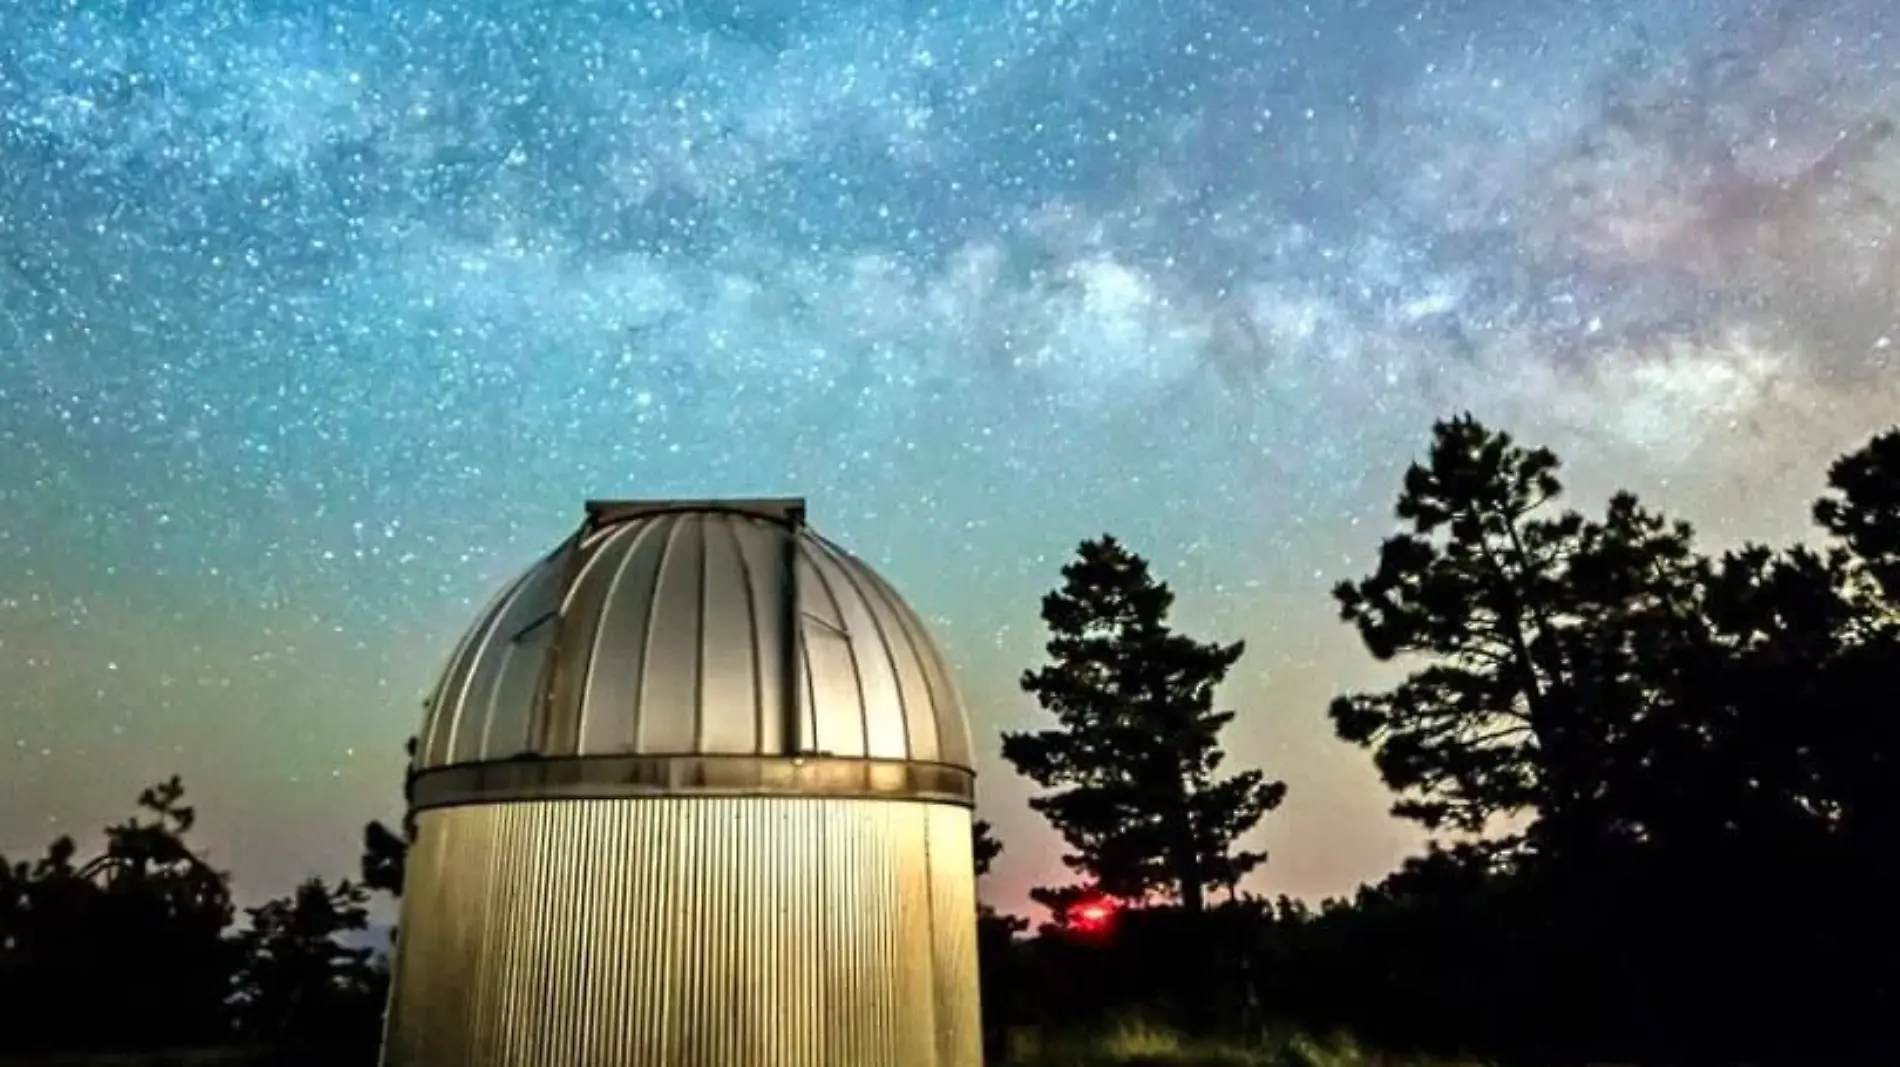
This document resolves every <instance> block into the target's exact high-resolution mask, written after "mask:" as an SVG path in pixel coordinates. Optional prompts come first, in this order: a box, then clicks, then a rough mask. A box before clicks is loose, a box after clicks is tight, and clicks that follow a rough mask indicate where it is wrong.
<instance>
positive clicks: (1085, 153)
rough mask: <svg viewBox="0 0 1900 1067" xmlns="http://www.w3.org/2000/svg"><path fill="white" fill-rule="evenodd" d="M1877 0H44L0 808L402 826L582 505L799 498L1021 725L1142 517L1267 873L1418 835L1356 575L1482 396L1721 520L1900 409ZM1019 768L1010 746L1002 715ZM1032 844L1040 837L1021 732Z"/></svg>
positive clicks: (305, 825)
mask: <svg viewBox="0 0 1900 1067" xmlns="http://www.w3.org/2000/svg"><path fill="white" fill-rule="evenodd" d="M1897 38H1900V13H1896V11H1895V10H1894V9H1892V8H1891V5H1886V4H1883V3H1881V2H1879V0H1824V2H1812V0H1810V2H1803V3H1793V2H1789V3H1781V4H1776V3H1767V2H1764V3H1759V4H1754V5H1736V4H1733V3H1726V2H1716V0H1708V2H1705V3H1672V4H1662V3H1658V2H1654V0H1646V2H1634V0H1619V2H1615V3H1605V4H1592V5H1576V4H1556V3H1543V2H1529V3H1525V2H1521V0H1520V2H1513V3H1503V2H1494V0H1487V2H1482V3H1473V4H1452V3H1444V4H1424V5H1420V4H1417V3H1400V2H1398V0H1342V2H1339V3H1334V4H1310V5H1306V6H1305V7H1300V6H1297V5H1295V6H1288V5H1278V6H1275V5H1260V4H1257V3H1243V2H1240V0H1207V2H1203V3H1197V4H1181V3H1163V2H1160V0H988V2H983V3H972V4H949V3H935V4H931V3H924V2H922V0H866V2H861V3H848V2H830V3H817V2H796V0H757V2H752V3H737V4H719V3H696V2H694V3H687V2H678V0H668V2H658V0H656V2H651V3H631V4H630V3H622V2H615V3H607V2H604V0H564V2H560V3H554V2H549V0H532V2H530V0H479V2H472V3H466V4H452V5H430V4H426V3H422V2H420V0H376V2H373V3H372V2H369V0H341V2H336V3H326V4H322V5H314V4H308V3H288V2H283V0H98V2H90V0H89V2H86V3H77V2H72V3H69V2H64V0H23V2H19V3H13V4H8V5H5V6H4V8H0V516H4V518H3V519H0V778H4V780H6V781H7V782H9V783H10V784H12V786H13V788H12V789H10V790H9V794H10V801H9V804H8V805H7V807H6V808H5V810H4V811H0V848H4V849H6V850H9V851H20V850H23V849H27V848H33V847H37V846H38V844H39V843H41V842H42V841H43V840H44V839H45V838H47V837H49V836H51V835H52V834H53V833H57V832H65V831H73V832H86V831H88V830H89V829H91V828H92V827H95V826H97V825H99V824H101V823H103V822H104V821H105V820H107V819H109V818H112V817H114V816H116V814H117V813H118V812H119V811H120V810H121V809H122V808H123V807H124V805H125V804H126V803H127V802H128V801H129V800H130V799H131V797H132V796H133V795H135V793H136V791H137V789H138V788H139V786H140V785H142V784H144V783H145V782H146V781H147V780H150V779H154V778H156V777H159V776H162V775H165V774H169V773H171V772H172V771H178V772H181V773H182V774H183V775H184V776H185V779H186V783H187V786H188V787H189V788H191V789H193V790H194V791H195V792H197V793H198V794H200V797H199V799H200V803H201V806H202V807H203V809H204V819H205V825H206V829H207V831H208V832H209V833H210V834H211V835H212V837H213V843H214V848H215V850H216V855H217V857H218V858H219V860H220V862H223V863H225V864H226V865H228V866H232V867H234V868H235V869H236V870H237V872H238V875H239V879H240V882H241V883H244V884H246V885H249V886H253V887H255V888H256V890H257V891H259V892H264V891H276V890H280V889H282V888H284V887H286V886H287V885H288V884H289V883H290V882H291V881H292V880H294V879H295V878H297V877H300V876H301V875H303V874H305V873H308V872H313V871H321V872H324V873H345V872H348V871H350V870H352V869H353V863H354V854H353V849H354V847H355V843H356V827H357V826H358V824H360V823H361V822H362V821H363V820H365V819H367V818H371V817H386V816H388V815H389V814H390V813H391V812H392V811H393V809H394V808H395V806H396V804H397V803H398V795H399V779H400V763H401V743H402V739H403V738H404V737H405V736H406V735H407V733H408V732H409V731H410V730H411V729H413V727H414V724H415V722H416V721H417V718H418V707H417V702H418V700H419V698H420V695H421V693H422V692H423V691H424V690H425V689H426V687H427V686H428V684H429V682H430V680H431V676H432V674H433V672H434V671H435V670H436V669H437V668H438V666H439V664H440V661H441V658H442V657H443V656H444V655H445V654H446V652H447V650H448V648H449V647H450V645H451V644H452V643H453V641H454V638H455V637H456V636H457V634H458V631H459V628H460V627H461V626H463V625H464V624H465V623H466V622H467V621H469V618H470V615H471V613H472V612H473V610H474V606H475V605H476V604H477V603H479V602H480V601H481V600H482V599H483V598H484V597H485V596H486V595H487V594H488V593H489V592H490V591H492V589H493V587H494V585H495V584H496V583H498V582H500V581H502V580H504V579H505V578H506V577H508V576H509V575H510V573H511V572H513V571H515V570H517V569H519V568H520V567H521V566H523V565H524V564H525V563H526V562H527V561H528V560H529V559H530V558H531V557H532V556H533V555H534V554H535V553H537V552H538V551H540V550H542V549H543V548H545V547H547V546H548V545H550V544H552V543H553V542H554V541H555V540H556V539H558V538H559V537H560V536H561V535H562V534H563V533H565V532H566V530H567V529H568V528H569V526H570V525H571V524H572V523H573V522H574V521H576V520H577V518H578V507H579V503H580V501H581V500H582V499H584V498H586V497H589V496H614V495H621V496H659V495H669V494H679V495H689V496H694V497H703V496H712V495H725V494H735V495H737V494H752V493H762V492H769V493H797V494H802V495H804V496H806V497H808V498H809V499H810V500H811V502H812V508H813V518H814V521H815V522H816V523H817V524H818V525H819V526H820V527H821V528H823V529H825V530H826V531H827V532H828V533H830V534H832V535H833V536H835V537H837V538H838V539H840V540H842V541H844V542H845V543H847V544H848V545H849V546H850V547H852V548H853V549H854V550H856V551H858V552H859V553H860V554H862V555H864V556H866V557H867V558H869V559H871V560H873V561H875V562H876V563H878V564H879V565H880V567H881V568H882V569H884V570H886V571H887V572H888V573H889V574H890V576H891V578H892V579H893V581H894V582H895V583H896V584H897V585H899V586H900V587H901V588H903V589H904V590H905V591H906V592H907V593H908V594H909V595H910V596H911V598H912V599H913V600H914V601H915V602H916V603H917V605H918V606H919V607H920V609H922V610H923V611H925V612H926V613H927V614H928V615H930V616H932V617H933V618H935V619H936V620H937V626H938V629H939V630H940V632H941V634H942V635H943V637H944V638H945V641H946V643H947V644H948V645H949V647H950V648H951V650H952V653H953V656H954V658H955V660H956V661H957V663H958V666H959V668H960V671H961V679H962V683H963V688H964V689H965V690H966V692H967V694H968V695H969V696H970V698H971V702H972V704H973V708H974V713H975V717H976V719H977V721H978V727H979V740H981V739H982V738H983V737H991V738H992V739H993V733H991V731H993V730H995V729H996V728H999V727H1006V726H1007V727H1019V726H1021V725H1024V724H1025V723H1027V722H1029V721H1031V715H1032V714H1033V713H1032V710H1031V709H1030V708H1029V707H1028V706H1027V705H1026V704H1025V702H1024V700H1023V698H1022V697H1021V696H1020V695H1019V694H1017V693H1016V692H1015V691H1014V679H1015V677H1016V675H1017V674H1018V673H1019V671H1020V670H1021V669H1022V668H1023V667H1025V666H1027V665H1029V664H1030V663H1031V662H1033V661H1034V660H1035V658H1036V656H1037V655H1038V644H1039V636H1038V633H1037V630H1036V625H1035V617H1034V612H1035V606H1036V602H1037V598H1038V596H1039V595H1040V593H1041V592H1042V591H1043V590H1044V589H1046V588H1047V587H1049V586H1050V585H1052V584H1053V583H1054V582H1055V581H1056V579H1057V576H1056V573H1055V572H1056V568H1057V567H1058V566H1059V565H1060V563H1061V560H1062V557H1063V556H1064V555H1065V554H1066V553H1067V552H1068V551H1069V550H1070V549H1071V548H1072V547H1073V545H1074V543H1075V542H1076V541H1077V540H1079V539H1080V538H1082V537H1084V536H1091V535H1093V534H1096V533H1099V532H1102V531H1103V530H1113V531H1114V532H1116V533H1118V534H1120V535H1122V536H1123V537H1124V538H1125V539H1127V540H1129V541H1130V542H1132V543H1133V545H1134V546H1135V547H1136V548H1137V549H1138V550H1142V551H1145V552H1147V553H1148V554H1149V555H1151V556H1152V557H1153V558H1154V560H1155V562H1156V564H1157V566H1158V567H1160V568H1161V569H1162V572H1163V574H1164V576H1165V577H1169V578H1171V579H1173V580H1174V581H1175V583H1176V584H1177V586H1178V587H1179V588H1180V589H1181V591H1182V593H1183V594H1184V597H1183V605H1182V611H1183V613H1184V615H1183V622H1184V623H1185V624H1187V625H1189V626H1190V627H1193V628H1197V629H1199V630H1201V631H1203V632H1207V633H1209V634H1210V635H1213V636H1222V637H1246V638H1248V639H1249V641H1250V645H1251V647H1252V649H1253V651H1252V652H1251V653H1250V656H1249V660H1248V662H1246V663H1244V664H1243V667H1242V670H1241V675H1242V676H1240V677H1237V678H1236V681H1235V683H1234V685H1232V686H1231V687H1230V689H1229V691H1228V694H1227V695H1228V697H1229V699H1230V701H1231V702H1232V703H1234V704H1236V705H1237V706H1239V707H1240V708H1241V712H1242V714H1241V717H1240V721H1239V722H1238V723H1237V725H1236V726H1235V727H1234V728H1233V736H1232V738H1231V740H1232V746H1233V748H1234V749H1235V757H1236V759H1238V760H1245V761H1252V762H1262V763H1267V764H1269V765H1270V766H1271V767H1272V768H1273V769H1274V771H1275V772H1276V773H1277V774H1279V775H1281V776H1283V777H1286V778H1287V779H1288V780H1289V781H1290V782H1291V784H1292V787H1293V796H1292V799H1291V800H1290V801H1289V803H1288V806H1287V807H1286V809H1285V810H1284V814H1282V815H1279V816H1276V826H1275V827H1274V828H1273V829H1272V830H1271V831H1269V833H1268V838H1269V843H1270V844H1271V845H1272V846H1273V849H1274V855H1275V858H1274V862H1273V864H1272V865H1271V866H1270V868H1269V869H1268V871H1267V873H1266V875H1265V877H1266V879H1268V880H1270V881H1272V882H1274V883H1276V889H1284V890H1287V891H1291V892H1296V893H1309V894H1310V893H1319V892H1337V891H1341V890H1344V889H1347V888H1349V887H1350V886H1351V885H1352V884H1353V883H1354V882H1356V881H1358V880H1360V879H1363V878H1368V877H1374V876H1376V875H1378V874H1379V873H1380V872H1381V871H1382V870H1383V869H1384V868H1385V867H1386V866H1387V865H1389V864H1390V863H1391V862H1392V861H1393V860H1394V859H1395V858H1396V857H1397V856H1398V855H1400V854H1401V853H1402V851H1403V850H1404V849H1405V848H1407V847H1409V845H1410V839H1409V838H1408V837H1407V832H1406V831H1404V830H1402V829H1400V828H1397V827H1395V826H1394V825H1393V824H1391V823H1390V822H1388V821H1387V820H1386V819H1385V818H1384V816H1383V815H1382V809H1383V807H1384V804H1385V801H1384V798H1383V797H1382V796H1381V795H1380V792H1379V789H1378V786H1377V785H1376V782H1374V781H1373V780H1372V778H1371V775H1370V772H1369V771H1368V770H1367V768H1366V767H1365V765H1364V761H1363V760H1362V759H1361V758H1360V757H1358V756H1356V755H1355V754H1353V753H1352V752H1350V751H1348V750H1345V749H1343V747H1342V746H1338V745H1337V744H1336V743H1334V742H1332V741H1331V740H1330V738H1329V736H1328V728H1327V726H1326V723H1325V721H1324V716H1323V708H1324V703H1325V699H1326V697H1327V696H1329V695H1330V694H1331V693H1333V692H1335V691H1337V690H1340V689H1342V688H1347V687H1351V686H1353V685H1356V684H1361V683H1364V682H1366V681H1367V679H1368V678H1370V677H1371V674H1370V671H1369V668H1368V667H1367V665H1366V664H1365V662H1364V657H1363V656H1360V655H1358V654H1357V652H1356V650H1355V649H1354V648H1353V647H1352V645H1351V642H1350V634H1348V633H1345V632H1343V628H1341V627H1339V626H1338V625H1337V624H1335V623H1333V622H1332V621H1331V613H1330V611H1329V610H1328V608H1327V605H1326V601H1325V596H1324V590H1325V589H1326V587H1327V585H1328V584H1329V583H1330V582H1331V581H1332V580H1334V579H1337V578H1341V577H1346V576H1348V575H1350V574H1353V573H1356V572H1357V570H1358V569H1361V568H1363V567H1364V566H1365V565H1366V563H1367V560H1368V559H1369V556H1370V553H1371V551H1372V549H1373V548H1374V547H1375V546H1376V542H1377V538H1378V536H1379V535H1380V533H1381V531H1382V530H1383V529H1384V526H1383V525H1382V524H1383V523H1384V521H1385V516H1386V513H1387V511H1388V508H1389V502H1390V495H1391V493H1392V491H1393V490H1394V488H1395V482H1394V476H1395V473H1396V471H1397V469H1398V467H1399V466H1400V465H1401V464H1402V463H1403V462H1404V461H1405V460H1406V459H1407V458H1408V456H1409V455H1410V454H1412V453H1413V452H1415V451H1416V450H1417V449H1418V447H1419V446H1420V444H1421V443H1422V441H1423V440H1424V435H1425V432H1426V429H1427V427H1428V426H1429V423H1430V421H1431V419H1432V418H1434V417H1437V416H1439V415H1443V414H1448V413H1450V412H1453V411H1456V410H1460V409H1465V408H1471V409H1474V410H1476V411H1478V412H1479V413H1480V414H1481V415H1483V416H1484V417H1486V418H1488V419H1491V420H1493V421H1496V422H1498V423H1500V424H1503V425H1507V426H1509V427H1510V428H1512V429H1513V430H1515V431H1517V432H1518V433H1519V434H1520V436H1524V437H1526V438H1530V439H1535V440H1538V441H1542V442H1548V443H1550V444H1552V445H1554V446H1556V447H1558V448H1559V449H1560V450H1561V451H1562V452H1563V453H1564V454H1565V455H1566V456H1567V457H1569V458H1570V459H1571V460H1572V461H1573V470H1574V474H1575V478H1574V481H1575V482H1576V484H1577V487H1578V489H1579V493H1580V495H1584V496H1585V497H1586V500H1587V494H1588V493H1591V492H1601V491H1602V490H1603V489H1605V488H1607V487H1609V486H1611V485H1629V486H1631V487H1632V488H1636V489H1638V490H1640V491H1642V492H1643V493H1644V494H1645V495H1646V496H1647V497H1649V498H1650V499H1651V500H1652V501H1653V502H1655V503H1657V504H1660V505H1662V506H1665V507H1668V508H1670V509H1672V510H1675V511H1678V512H1680V513H1682V514H1684V515H1686V516H1687V517H1690V518H1692V519H1695V520H1696V521H1697V522H1698V523H1700V524H1701V525H1702V526H1703V527H1704V529H1705V530H1706V531H1708V533H1709V535H1710V537H1711V538H1712V539H1714V540H1717V541H1720V540H1721V539H1724V538H1730V539H1732V538H1736V537H1742V536H1773V537H1783V536H1788V535H1791V534H1793V533H1794V532H1796V531H1798V530H1799V528H1800V525H1801V519H1802V512H1803V506H1802V505H1803V501H1804V500H1805V498H1806V497H1808V496H1811V495H1812V493H1813V491H1814V490H1815V489H1816V488H1817V486H1818V480H1819V474H1820V469H1821V466H1822V465H1823V463H1824V462H1825V460H1826V458H1827V457H1828V456H1830V455H1832V454H1833V453H1836V452H1838V451H1841V450H1842V449H1844V448H1846V447H1849V446H1851V445H1853V444H1855V443H1857V441H1858V440H1859V439H1860V438H1862V437H1864V436H1865V435H1866V434H1868V433H1870V432H1872V431H1873V430H1875V429H1877V428H1879V427H1881V426H1883V425H1884V424H1886V423H1890V422H1892V421H1893V420H1894V415H1893V413H1894V412H1895V411H1896V410H1900V366H1897V365H1896V356H1895V354H1894V345H1895V341H1896V338H1900V324H1896V323H1895V322H1894V312H1893V309H1894V308H1895V307H1896V306H1900V300H1897V299H1896V298H1900V259H1897V258H1896V256H1895V253H1894V251H1893V239H1894V227H1895V225H1896V222H1897V221H1900V209H1896V206H1895V200H1894V198H1895V197H1900V134H1897V133H1896V128H1895V121H1896V119H1895V116H1900V68H1897V66H1896V65H1897V64H1900V45H1896V44H1894V43H1893V42H1894V41H1895V40H1896V39H1897ZM984 745H985V748H986V750H987V751H989V752H991V753H993V752H994V743H993V740H992V741H990V742H985V743H984ZM985 771H986V775H985V779H984V785H983V789H984V797H985V805H986V807H988V808H991V809H993V810H992V811H990V812H989V815H990V817H991V818H992V819H993V820H994V821H996V822H998V823H999V824H1001V826H1002V827H1003V829H1004V831H1005V836H1006V837H1007V838H1008V839H1009V840H1010V842H1011V843H1012V845H1013V846H1015V847H1014V848H1013V850H1012V852H1011V853H1009V854H1008V855H1007V856H1006V857H1005V860H1004V863H1003V866H1002V869H1001V873H1000V878H1001V879H1002V881H1004V882H1006V883H1008V887H1007V888H1009V889H1012V890H1015V891H1019V890H1020V888H1021V886H1023V885H1026V884H1030V883H1032V882H1034V881H1036V880H1039V879H1046V878H1048V877H1050V876H1051V874H1052V872H1054V871H1055V870H1056V864H1055V862H1054V860H1053V858H1052V856H1053V850H1052V849H1051V848H1050V847H1049V842H1048V840H1047V839H1046V837H1043V836H1041V835H1040V832H1039V831H1038V830H1037V828H1036V824H1035V822H1034V820H1033V817H1032V816H1030V815H1029V814H1028V813H1027V812H1026V811H1024V810H1022V808H1021V798H1022V795H1023V793H1022V787H1021V785H1020V783H1016V782H1013V781H1011V780H1010V778H1009V776H1008V775H1007V774H1006V773H1005V772H1004V771H1003V769H1002V768H1001V766H1000V765H998V764H997V763H996V761H994V760H993V759H991V760H990V761H988V762H987V763H986V766H985Z"/></svg>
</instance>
